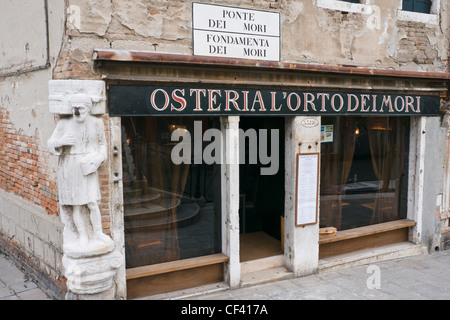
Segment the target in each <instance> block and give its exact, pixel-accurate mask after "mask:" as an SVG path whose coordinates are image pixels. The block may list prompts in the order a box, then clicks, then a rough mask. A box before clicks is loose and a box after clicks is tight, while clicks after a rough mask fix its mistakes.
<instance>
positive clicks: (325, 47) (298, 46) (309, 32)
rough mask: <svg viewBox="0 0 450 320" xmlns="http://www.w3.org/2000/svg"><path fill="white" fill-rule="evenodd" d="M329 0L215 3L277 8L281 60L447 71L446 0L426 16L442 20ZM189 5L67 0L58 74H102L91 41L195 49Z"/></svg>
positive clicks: (385, 3)
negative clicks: (346, 7) (341, 6)
mask: <svg viewBox="0 0 450 320" xmlns="http://www.w3.org/2000/svg"><path fill="white" fill-rule="evenodd" d="M324 1H325V3H327V1H328V2H329V0H314V1H309V0H308V1H306V0H304V1H301V0H271V1H262V0H253V1H251V0H228V1H214V2H213V3H215V4H218V5H228V6H236V7H243V8H250V9H258V10H271V11H275V12H280V19H281V30H282V31H281V32H282V34H281V44H282V49H281V61H291V62H302V63H319V64H328V65H346V66H348V65H350V66H363V67H376V68H390V69H399V70H417V71H447V70H448V55H449V49H448V48H449V33H450V29H449V19H450V18H449V17H448V12H449V2H448V1H447V0H439V1H440V2H439V12H437V13H436V15H429V16H432V18H435V19H437V22H438V23H437V24H434V23H428V22H427V21H425V22H417V21H414V20H410V21H408V20H404V19H401V18H400V13H399V12H400V11H399V5H400V2H401V0H396V1H390V0H378V1H366V0H364V1H361V2H362V3H363V4H360V5H358V6H357V7H356V8H357V10H356V11H355V12H352V10H349V11H345V10H342V9H341V10H338V9H333V8H331V9H330V8H327V7H326V6H323V5H322V3H324ZM436 1H438V0H436ZM198 2H202V1H198ZM203 2H205V3H211V2H210V1H203ZM337 2H338V3H339V2H342V1H337ZM365 2H369V3H371V4H367V5H366V4H364V3H365ZM344 4H347V3H345V2H344ZM352 5H353V4H352ZM191 7H192V2H191V1H175V0H167V1H155V0H134V1H132V0H124V1H118V0H90V1H81V0H68V1H67V24H66V38H65V41H64V43H63V49H62V50H61V54H60V56H59V59H58V65H57V68H56V69H55V78H64V77H67V76H68V77H71V78H77V77H78V78H81V77H84V78H98V77H99V75H98V74H96V71H95V70H94V68H93V64H92V61H91V59H90V58H91V56H90V55H91V53H92V50H93V49H94V48H113V49H129V50H149V51H158V52H168V53H183V54H191V53H192V36H191V35H192V30H191V24H192V21H191V20H192V12H191ZM431 20H432V19H430V21H431ZM60 73H61V74H60Z"/></svg>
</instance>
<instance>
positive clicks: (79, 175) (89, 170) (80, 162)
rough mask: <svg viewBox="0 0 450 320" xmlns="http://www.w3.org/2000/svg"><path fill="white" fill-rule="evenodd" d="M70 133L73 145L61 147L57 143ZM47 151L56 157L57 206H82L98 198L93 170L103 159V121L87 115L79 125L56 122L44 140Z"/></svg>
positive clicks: (99, 195)
mask: <svg viewBox="0 0 450 320" xmlns="http://www.w3.org/2000/svg"><path fill="white" fill-rule="evenodd" d="M69 133H72V135H73V137H74V138H75V143H74V145H72V146H61V144H60V143H59V141H60V139H61V138H62V137H63V136H64V135H66V134H69ZM48 147H49V149H50V150H53V151H55V152H56V154H59V155H60V156H59V162H58V195H59V203H60V205H84V204H88V203H90V202H97V201H99V200H100V198H101V194H100V187H99V181H98V173H97V169H98V168H99V167H100V166H101V165H102V164H103V163H104V161H105V160H106V158H107V148H106V138H105V130H104V125H103V121H102V119H100V118H96V117H94V116H91V115H87V117H86V119H85V120H84V121H83V122H77V121H76V120H75V119H74V118H69V119H61V120H59V121H58V123H57V125H56V128H55V131H54V132H53V134H52V136H51V137H50V139H49V140H48Z"/></svg>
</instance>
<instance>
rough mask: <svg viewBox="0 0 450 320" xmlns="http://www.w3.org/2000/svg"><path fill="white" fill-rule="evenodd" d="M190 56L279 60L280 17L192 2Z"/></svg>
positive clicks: (277, 14) (256, 11) (274, 14)
mask: <svg viewBox="0 0 450 320" xmlns="http://www.w3.org/2000/svg"><path fill="white" fill-rule="evenodd" d="M192 30H193V35H192V36H193V47H194V55H202V56H211V57H228V58H240V59H255V60H268V61H280V14H279V13H276V12H269V11H260V10H249V9H242V8H236V7H228V6H218V5H210V4H202V3H192Z"/></svg>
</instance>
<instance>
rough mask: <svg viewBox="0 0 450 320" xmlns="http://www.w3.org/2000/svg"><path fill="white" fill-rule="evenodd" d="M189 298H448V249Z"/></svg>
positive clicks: (449, 259) (449, 275)
mask: <svg viewBox="0 0 450 320" xmlns="http://www.w3.org/2000/svg"><path fill="white" fill-rule="evenodd" d="M185 299H191V300H449V299H450V251H448V250H447V251H442V252H433V253H432V254H422V255H417V256H412V257H406V258H400V259H396V260H388V261H383V262H376V263H372V264H368V265H363V266H357V267H351V268H346V269H340V270H336V271H327V272H324V273H318V274H314V275H310V276H305V277H300V278H292V279H287V280H281V281H276V282H272V283H266V284H261V285H255V286H252V287H247V288H239V289H234V290H225V291H222V292H215V293H211V294H203V295H198V296H194V297H186V298H185Z"/></svg>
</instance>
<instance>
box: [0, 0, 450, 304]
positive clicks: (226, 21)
mask: <svg viewBox="0 0 450 320" xmlns="http://www.w3.org/2000/svg"><path fill="white" fill-rule="evenodd" d="M2 9H3V10H1V11H2V13H1V15H2V25H3V26H4V28H2V29H1V31H0V32H1V34H2V36H1V39H2V40H1V47H0V50H1V59H0V88H1V91H0V92H1V93H0V99H1V100H0V124H1V126H0V163H1V166H0V244H1V246H0V249H1V250H2V251H3V252H6V253H7V254H9V255H10V256H12V257H14V258H15V260H16V261H17V263H18V264H21V265H22V266H23V268H24V269H25V270H26V271H27V272H28V273H30V275H33V276H34V277H35V278H36V279H38V280H39V281H40V283H41V284H42V286H45V287H47V288H48V291H49V292H51V294H52V295H54V297H55V298H58V299H63V298H66V299H134V298H140V297H145V296H149V295H154V294H160V293H166V292H174V291H177V290H180V289H186V288H196V287H199V288H203V289H198V290H206V289H205V288H207V287H205V286H207V285H209V284H217V283H221V284H222V285H223V286H225V287H229V288H231V289H232V288H237V287H240V286H244V285H249V284H252V283H254V281H255V280H254V279H259V280H258V281H268V280H273V279H276V278H277V277H300V276H304V275H309V274H312V273H316V272H323V271H325V270H329V269H332V268H340V267H345V266H348V265H355V264H362V263H370V262H373V261H378V260H382V259H391V258H396V257H401V256H405V255H413V254H423V253H425V252H429V251H435V250H447V249H448V248H450V225H449V220H450V167H449V166H450V163H449V160H448V159H449V156H448V152H449V148H450V138H449V132H450V131H449V125H450V123H449V114H448V112H449V111H448V103H447V101H448V90H449V79H450V73H449V69H448V68H449V67H448V62H449V61H448V57H449V41H450V14H449V12H450V4H449V2H448V1H446V0H431V1H413V0H411V1H409V0H408V1H406V0H404V1H402V0H396V1H387V0H360V1H338V0H314V1H301V0H292V1H290V0H276V1H245V0H244V1H237V0H236V1H234V0H227V1H200V0H199V1H170V0H169V1H164V2H162V1H145V0H138V1H115V0H96V1H89V2H86V1H76V0H66V1H56V0H42V1H22V2H20V4H18V3H17V1H4V3H3V4H2ZM85 108H87V109H88V111H86V110H85ZM85 111H86V113H87V114H88V115H87V116H86V117H87V118H86V120H84V118H83V120H80V121H74V120H75V119H78V118H77V117H80V112H81V114H82V117H84V116H85V115H84V113H83V112H85ZM80 123H82V124H83V125H84V124H86V126H85V127H82V125H81V124H80ZM77 126H78V127H77ZM94 127H95V128H97V129H98V128H101V129H100V130H97V131H95V132H94V131H93V129H92V128H94ZM83 130H84V131H83ZM99 132H100V133H99ZM67 135H72V136H73V137H72V139H74V140H70V139H68V140H67V139H66V138H67ZM77 137H83V138H80V139H81V140H80V139H79V140H77V139H78V138H77ZM86 137H91V138H86ZM99 137H100V138H99ZM56 138H58V139H56ZM63 138H64V139H63ZM55 139H56V140H58V142H55V141H56V140H55ZM86 139H87V140H86ZM63 140H64V142H62V141H63ZM91 143H93V144H92V145H91ZM103 148H104V151H105V157H104V158H102V159H101V161H100V160H98V159H99V158H96V159H97V160H98V163H97V164H96V165H95V170H94V169H93V170H91V171H89V173H86V176H88V175H89V174H92V172H93V171H95V178H96V179H95V180H93V181H95V183H94V185H96V186H98V190H99V191H98V192H99V197H98V199H97V198H96V199H97V200H92V199H89V200H83V201H81V200H79V199H81V198H83V197H84V198H86V197H87V198H89V196H90V195H93V193H95V192H97V191H96V189H95V188H94V189H95V191H92V190H94V189H91V186H92V185H91V182H80V181H81V180H83V179H84V178H76V177H77V170H78V169H76V168H78V167H80V168H82V169H80V170H84V166H85V164H84V161H85V160H84V157H83V155H85V154H87V152H91V153H94V152H100V150H103ZM86 150H90V151H86ZM100 153H101V152H100ZM81 163H83V167H82V165H81ZM91 164H92V163H91ZM67 168H69V169H67ZM82 172H84V171H82ZM83 175H84V173H82V174H80V176H81V177H82V176H83ZM90 177H92V176H90ZM89 179H90V178H89ZM83 181H84V180H83ZM83 183H86V184H83ZM67 190H69V191H67ZM85 191H88V192H86V193H87V195H85V196H82V194H83V192H85ZM67 194H70V195H69V196H67ZM95 194H96V193H95ZM72 197H73V198H74V199H70V200H67V199H68V198H72ZM78 200H79V201H78ZM80 201H81V202H80ZM93 203H94V204H95V205H93ZM97 213H98V216H99V217H100V220H101V221H100V222H101V226H102V228H101V229H102V230H101V232H100V233H103V234H104V235H105V236H106V238H107V239H104V238H102V237H103V236H100V235H98V234H99V233H97V236H94V235H95V234H96V233H95V225H96V223H97V222H98V221H97V220H95V221H94V220H93V218H92V217H93V216H95V215H96V214H97ZM78 216H80V217H84V218H80V219H81V220H79V219H78ZM87 217H90V218H91V219H90V223H91V224H89V222H86V221H87V220H89V218H87ZM85 218H86V219H85ZM83 219H85V220H83ZM80 221H82V223H80ZM83 221H84V222H83ZM84 223H86V225H89V228H90V227H92V228H93V230H94V231H93V233H89V232H88V233H87V235H86V236H85V238H83V239H84V240H83V239H81V238H82V233H83V232H82V229H81V228H82V225H84ZM97 231H98V230H97ZM94 238H95V240H96V241H97V240H99V239H100V238H101V239H103V240H104V242H102V245H99V244H98V242H95V243H94V240H92V239H94ZM87 239H88V240H87ZM91 240H92V241H93V242H91ZM108 241H110V242H108ZM105 243H107V245H105V246H103V245H104V244H105ZM100 247H101V248H100ZM99 261H101V263H100V262H99ZM270 270H272V272H270ZM261 271H264V272H263V274H265V275H266V276H265V278H264V277H262V276H261ZM258 273H259V275H258ZM261 277H262V278H261ZM93 283H95V284H93Z"/></svg>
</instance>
